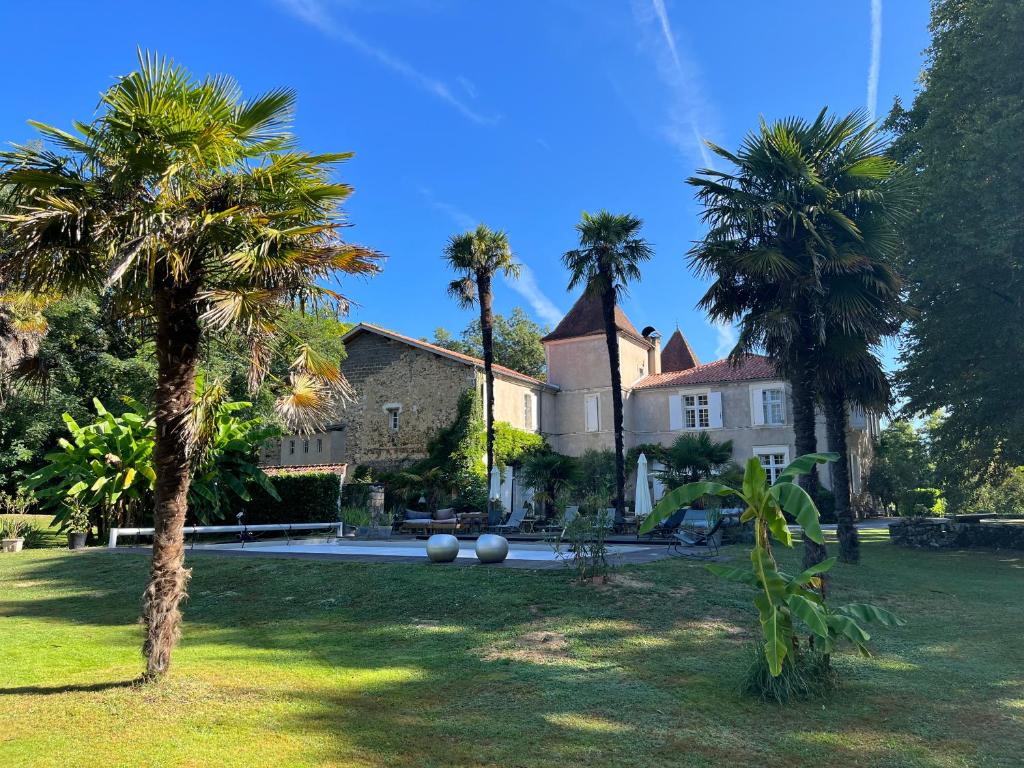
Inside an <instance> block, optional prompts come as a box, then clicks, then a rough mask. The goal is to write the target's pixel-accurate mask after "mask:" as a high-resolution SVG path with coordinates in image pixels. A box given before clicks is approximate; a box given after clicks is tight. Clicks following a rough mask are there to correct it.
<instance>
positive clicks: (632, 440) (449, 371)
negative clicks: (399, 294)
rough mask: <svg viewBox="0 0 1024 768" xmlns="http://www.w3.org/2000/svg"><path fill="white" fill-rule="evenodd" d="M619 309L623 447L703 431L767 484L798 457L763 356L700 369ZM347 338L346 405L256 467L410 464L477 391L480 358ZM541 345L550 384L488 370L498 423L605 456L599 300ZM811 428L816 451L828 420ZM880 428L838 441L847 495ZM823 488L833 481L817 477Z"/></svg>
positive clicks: (275, 445)
mask: <svg viewBox="0 0 1024 768" xmlns="http://www.w3.org/2000/svg"><path fill="white" fill-rule="evenodd" d="M616 313H617V314H616V318H615V320H616V328H617V330H618V340H619V366H620V371H621V381H622V397H623V436H624V442H625V447H626V449H627V450H628V449H629V448H632V447H635V446H638V445H643V444H648V443H658V444H661V445H669V444H671V443H672V442H673V441H674V440H675V439H676V438H678V437H679V435H681V434H684V433H687V432H707V433H708V434H709V436H710V437H711V438H712V439H713V440H715V441H717V442H724V441H726V440H729V441H732V447H733V458H734V459H735V461H737V462H738V463H740V464H744V463H746V461H747V459H749V458H750V457H751V456H756V457H758V459H759V460H760V461H761V464H762V465H763V466H764V467H765V470H766V471H767V472H768V474H769V476H770V477H771V478H772V479H774V477H775V476H776V475H777V474H778V472H779V471H781V469H782V468H783V467H784V466H786V464H788V463H789V462H790V461H791V460H792V459H793V458H795V457H796V448H795V435H794V432H793V421H792V406H791V394H790V389H789V384H788V383H787V382H786V381H785V380H784V379H782V378H780V377H779V376H778V374H777V372H776V371H775V368H774V366H773V365H772V363H771V361H770V360H768V359H767V358H765V357H761V356H757V355H751V356H749V357H748V358H746V360H744V362H743V363H741V364H740V365H732V364H731V363H730V362H729V361H727V360H716V361H714V362H711V363H705V364H702V363H701V362H700V360H699V359H698V358H697V355H696V354H695V353H694V352H693V350H692V348H691V347H690V345H689V343H688V342H687V341H686V338H685V336H683V334H682V332H681V331H679V330H678V329H677V330H676V331H675V332H674V333H673V334H672V335H671V337H670V338H669V341H668V343H667V344H666V345H665V347H664V349H662V345H661V337H660V334H658V332H657V331H656V330H654V329H653V328H650V327H648V328H645V329H644V331H643V332H640V331H637V329H636V328H635V327H634V326H633V324H632V323H631V322H630V321H629V318H627V317H626V315H625V313H624V312H622V310H621V308H619V309H617V310H616ZM344 341H345V347H346V350H347V353H348V356H347V358H346V359H345V361H344V362H343V363H342V372H343V373H344V374H345V376H346V377H347V378H348V379H349V381H350V382H351V384H352V385H353V387H354V389H355V391H356V400H355V402H354V403H352V404H350V405H349V406H348V407H347V408H346V409H345V410H344V412H343V413H342V414H341V415H340V418H339V419H338V422H337V423H336V424H333V425H331V426H330V427H329V428H328V429H327V430H325V431H324V432H322V433H319V434H316V435H310V436H308V437H300V436H287V437H285V438H283V439H282V440H279V441H274V442H272V443H269V444H268V445H267V446H265V448H264V454H263V461H264V463H266V464H270V465H285V466H288V465H305V464H319V463H324V464H328V463H329V464H338V463H344V464H347V465H349V466H350V467H354V466H360V465H366V466H370V467H375V468H394V467H396V466H402V465H407V464H410V463H412V462H414V461H416V460H418V459H421V458H423V457H424V456H426V451H427V444H428V442H429V441H430V440H431V439H432V438H433V437H434V435H436V434H437V432H438V431H439V430H440V429H442V428H443V427H446V426H447V425H449V424H451V423H452V421H453V420H454V419H455V417H456V413H457V408H458V403H459V400H460V398H461V396H462V394H463V393H464V392H465V391H466V390H467V389H469V388H471V387H475V388H477V389H478V390H479V391H480V393H481V395H482V396H484V397H486V396H487V393H486V391H485V386H484V375H483V361H482V360H479V359H477V358H474V357H469V356H467V355H462V354H459V353H457V352H452V351H451V350H448V349H444V348H442V347H438V346H435V345H433V344H429V343H427V342H424V341H420V340H416V339H413V338H410V337H408V336H403V335H401V334H398V333H395V332H393V331H390V330H387V329H384V328H381V327H378V326H375V325H369V324H365V323H363V324H360V325H357V326H356V327H355V328H353V329H352V330H351V331H350V332H349V333H348V334H347V335H346V336H345V339H344ZM543 343H544V349H545V354H546V358H547V368H548V380H547V381H546V382H544V381H540V380H538V379H535V378H533V377H530V376H526V375H525V374H522V373H519V372H518V371H513V370H511V369H509V368H505V367H503V366H498V365H496V366H494V370H495V385H494V411H495V419H496V420H497V421H504V422H507V423H509V424H511V425H512V426H515V427H518V428H519V429H525V430H529V431H532V432H538V433H540V434H542V435H543V436H544V437H545V438H546V440H547V441H548V443H549V444H550V445H551V447H552V448H553V449H554V450H556V451H558V452H560V453H565V454H568V455H571V456H578V455H580V454H582V453H583V452H585V451H587V450H592V449H599V450H600V449H607V450H611V449H613V447H614V433H613V428H612V390H611V375H610V367H609V362H608V350H607V344H606V340H605V333H604V323H603V319H602V315H601V308H600V302H599V301H598V300H597V299H596V298H593V297H590V296H588V295H584V296H583V297H581V298H580V299H579V301H577V302H576V304H575V305H574V306H573V308H572V309H571V310H570V311H569V312H568V314H566V316H565V317H564V318H563V319H562V321H561V322H560V323H559V324H558V326H557V327H556V328H555V329H554V331H552V332H551V333H550V334H548V335H547V336H546V337H545V338H544V339H543ZM818 421H819V424H818V442H819V445H820V446H822V447H824V445H825V423H824V418H823V417H820V416H819V420H818ZM878 429H879V424H878V417H877V415H875V414H865V413H864V412H863V411H861V410H859V409H853V411H852V412H851V418H850V429H849V432H848V436H847V439H848V448H849V451H850V477H851V486H852V490H853V492H854V493H857V492H859V491H860V490H861V485H862V481H863V477H864V473H865V471H866V469H867V467H868V465H869V463H870V460H871V456H872V455H873V449H874V443H875V439H876V438H877V436H878ZM822 481H823V483H824V484H825V485H826V486H828V485H829V478H828V473H827V472H823V473H822ZM655 490H656V492H657V491H658V490H660V489H658V488H657V487H656V489H655Z"/></svg>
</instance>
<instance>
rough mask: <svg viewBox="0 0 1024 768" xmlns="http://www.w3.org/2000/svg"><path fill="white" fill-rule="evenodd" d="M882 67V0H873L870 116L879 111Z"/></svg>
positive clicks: (871, 117) (869, 84)
mask: <svg viewBox="0 0 1024 768" xmlns="http://www.w3.org/2000/svg"><path fill="white" fill-rule="evenodd" d="M881 68H882V0H871V64H870V65H869V66H868V103H867V109H868V117H869V118H870V119H871V120H874V119H875V113H876V112H877V111H878V73H879V71H880V70H881Z"/></svg>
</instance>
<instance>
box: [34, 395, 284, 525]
mask: <svg viewBox="0 0 1024 768" xmlns="http://www.w3.org/2000/svg"><path fill="white" fill-rule="evenodd" d="M210 395H212V397H210ZM198 402H199V403H200V404H206V405H207V407H206V408H205V409H197V411H196V418H197V420H198V422H199V423H197V424H196V429H197V431H198V432H200V433H201V434H200V436H199V437H198V438H197V441H196V444H197V452H196V455H195V456H194V457H193V459H192V461H191V462H190V463H191V465H192V469H191V472H192V483H191V486H190V488H189V514H190V517H191V518H192V519H193V520H195V521H197V522H200V523H206V522H210V521H211V520H215V519H217V518H222V517H225V516H227V514H228V512H229V511H233V509H234V508H235V507H236V506H237V504H238V503H239V502H245V501H248V500H249V491H250V489H251V488H252V487H254V486H260V487H262V488H263V489H264V492H265V493H267V494H269V495H271V496H273V495H274V494H275V491H274V489H273V486H272V485H271V484H270V482H269V481H268V480H267V477H266V475H264V473H263V472H262V470H260V469H259V468H258V467H257V466H256V460H255V456H256V451H257V448H258V447H259V445H260V444H261V443H262V442H263V441H264V440H265V439H267V438H268V437H270V436H271V435H272V434H274V430H273V429H267V428H264V427H261V426H260V422H259V420H258V419H243V418H240V416H239V414H240V413H241V412H242V411H245V410H246V409H248V408H249V407H250V404H249V403H247V402H231V401H229V400H226V399H224V396H223V391H222V390H220V389H219V388H218V387H217V386H216V385H212V386H211V387H210V388H209V389H207V390H201V391H200V395H199V399H198ZM93 404H94V408H95V411H96V416H97V417H98V418H97V419H96V420H95V421H94V422H92V423H89V424H87V425H85V426H79V424H78V423H77V422H76V421H75V419H73V418H72V417H71V415H70V414H67V413H65V414H64V422H65V424H66V426H67V429H68V432H69V433H70V439H66V438H63V437H62V438H60V439H59V440H58V450H56V451H52V452H50V453H48V454H47V455H46V457H45V458H46V463H45V464H44V465H43V466H42V467H41V468H40V469H39V470H37V471H36V472H35V473H34V474H33V475H31V476H30V477H29V479H28V482H27V486H28V487H29V488H31V489H32V490H33V492H34V493H35V496H36V498H37V499H38V500H39V505H40V509H42V510H47V511H50V512H52V513H53V514H54V518H55V521H56V522H57V523H59V524H62V525H63V524H65V523H66V522H68V521H69V520H70V519H71V518H72V517H73V516H74V515H75V514H77V513H80V512H83V511H84V512H85V513H86V514H87V515H88V516H89V521H90V524H92V525H96V526H98V527H99V529H100V532H101V533H102V532H103V531H105V530H106V529H107V528H108V527H110V526H123V525H128V524H131V523H136V524H137V523H140V522H143V521H144V520H145V521H148V520H149V518H150V517H151V515H152V503H153V486H154V483H155V482H156V471H155V468H154V466H153V446H154V443H155V432H156V427H155V422H154V419H153V417H152V413H151V412H150V411H149V409H147V408H145V407H144V406H142V405H141V404H140V403H138V402H136V401H134V400H131V399H127V400H126V405H127V408H126V410H124V412H123V413H122V414H120V415H115V414H114V413H111V412H110V411H108V410H107V409H106V408H105V407H104V405H103V404H102V403H101V402H100V401H99V400H94V401H93Z"/></svg>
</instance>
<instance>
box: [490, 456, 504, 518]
mask: <svg viewBox="0 0 1024 768" xmlns="http://www.w3.org/2000/svg"><path fill="white" fill-rule="evenodd" d="M489 485H490V487H489V488H488V492H487V525H488V526H491V525H497V524H498V523H499V522H501V513H500V510H501V507H500V505H499V500H500V499H501V473H500V472H499V471H498V465H497V464H495V465H494V466H493V467H491V482H490V484H489Z"/></svg>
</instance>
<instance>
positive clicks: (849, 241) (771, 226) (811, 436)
mask: <svg viewBox="0 0 1024 768" xmlns="http://www.w3.org/2000/svg"><path fill="white" fill-rule="evenodd" d="M883 146H884V144H883V142H882V140H881V138H880V137H879V136H878V134H877V133H876V132H875V130H874V127H873V126H872V125H871V124H870V123H868V122H867V121H866V120H865V118H864V117H863V116H862V115H861V114H859V113H853V114H850V115H847V116H846V117H842V118H838V117H834V116H830V115H829V114H828V111H827V110H822V111H821V113H820V114H819V115H818V117H817V118H816V119H815V120H814V121H813V122H808V121H805V120H802V119H800V118H787V119H785V120H780V121H778V122H776V123H774V124H772V125H767V124H766V123H764V122H762V124H761V127H760V129H759V131H757V132H755V133H752V134H750V135H749V136H748V137H747V138H746V139H745V140H744V142H743V145H742V146H741V148H740V150H739V151H738V152H737V153H735V154H734V153H732V152H729V151H727V150H725V149H722V148H721V147H717V146H714V145H711V148H712V150H713V151H714V152H715V153H716V154H717V155H719V156H720V157H722V158H723V159H725V160H726V161H728V162H729V163H730V164H731V165H732V166H733V170H731V171H729V172H725V171H715V170H711V169H705V170H703V171H702V175H701V176H698V177H693V178H690V179H689V180H688V183H690V184H692V185H693V186H695V187H696V188H697V197H698V199H699V200H700V202H701V203H702V204H703V206H704V213H703V216H702V217H703V219H704V221H705V222H706V223H707V224H708V233H707V235H705V237H704V238H703V239H702V240H701V241H700V242H698V243H697V244H696V245H695V246H694V247H693V249H691V251H690V259H691V264H692V265H693V266H694V267H695V268H696V269H697V271H698V273H699V274H701V275H702V276H708V277H710V278H711V279H712V280H713V282H712V285H711V287H710V288H709V289H708V291H707V293H706V294H705V295H704V297H703V298H702V299H701V302H700V306H701V307H702V308H704V309H705V310H707V312H708V313H709V314H710V315H711V317H712V318H713V319H715V320H719V321H724V322H734V321H738V322H739V324H740V334H739V341H738V343H737V345H736V347H735V349H734V350H733V352H732V357H733V358H734V359H736V360H739V359H741V358H742V357H743V356H744V355H745V354H747V353H749V352H753V351H764V352H766V353H767V354H768V355H769V356H770V357H771V358H772V359H773V360H774V361H775V363H776V364H777V365H778V366H779V368H780V369H781V371H782V372H783V373H784V374H785V375H786V376H788V378H789V381H790V385H791V391H792V398H793V429H794V432H795V442H796V450H797V453H800V454H810V453H813V452H814V451H815V450H816V449H817V444H816V435H815V405H816V402H817V401H818V398H819V395H820V392H819V381H818V371H819V367H820V365H819V361H820V359H821V356H822V349H823V347H824V346H825V345H826V343H827V341H828V340H829V338H830V337H831V336H833V335H836V334H840V333H841V334H845V335H848V336H853V337H854V338H858V339H861V340H863V342H864V343H865V344H866V345H868V346H870V345H872V344H875V343H877V341H878V340H879V338H880V337H881V336H882V335H884V334H885V333H889V332H891V328H892V319H893V317H894V314H895V312H896V309H897V308H898V304H899V301H898V298H899V280H898V278H897V276H896V275H895V273H894V271H893V269H892V266H891V263H890V262H891V260H892V257H893V254H892V251H893V250H894V249H895V247H896V246H897V245H898V242H899V241H898V238H897V237H896V236H895V234H894V227H895V224H896V222H897V220H898V218H899V215H900V214H901V212H902V210H903V206H905V204H906V191H905V190H906V185H905V183H904V182H903V180H902V177H901V175H900V174H899V172H898V168H897V166H896V164H895V163H894V162H893V161H892V160H889V159H887V158H885V157H884V156H882V149H883ZM840 396H841V397H842V399H843V400H844V401H846V400H848V399H849V397H847V396H846V395H845V393H843V392H842V391H840V392H839V394H837V395H836V397H840ZM801 483H802V484H803V486H804V488H805V489H806V490H808V491H809V492H810V493H811V494H812V495H814V494H815V493H816V492H817V489H818V479H817V473H816V472H815V471H814V470H813V468H812V471H811V472H809V473H808V474H806V475H804V476H802V477H801ZM825 555H826V550H825V548H824V546H823V545H822V544H819V543H817V542H815V541H814V540H813V539H811V538H807V539H805V550H804V562H805V565H811V564H813V563H817V562H821V561H822V560H823V559H824V558H825Z"/></svg>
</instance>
